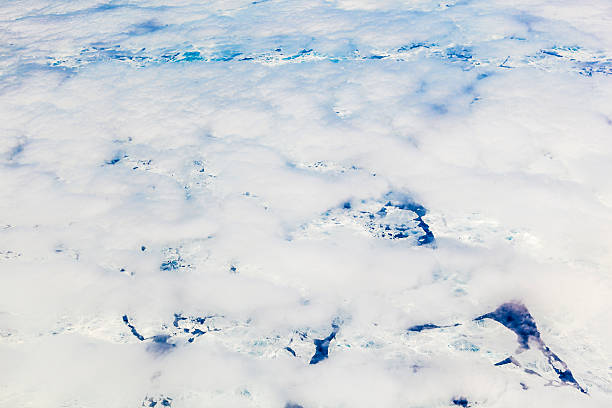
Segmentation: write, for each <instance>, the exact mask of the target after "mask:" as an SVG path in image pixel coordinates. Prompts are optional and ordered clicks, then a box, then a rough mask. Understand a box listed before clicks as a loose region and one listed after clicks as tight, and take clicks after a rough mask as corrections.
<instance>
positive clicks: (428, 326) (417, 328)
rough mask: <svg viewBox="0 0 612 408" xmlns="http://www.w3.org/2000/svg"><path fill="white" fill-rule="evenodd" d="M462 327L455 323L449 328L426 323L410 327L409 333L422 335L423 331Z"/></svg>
mask: <svg viewBox="0 0 612 408" xmlns="http://www.w3.org/2000/svg"><path fill="white" fill-rule="evenodd" d="M460 325H461V324H460V323H455V324H451V325H448V326H438V325H437V324H432V323H426V324H418V325H416V326H412V327H409V328H408V330H407V331H409V332H417V333H420V332H422V331H423V330H432V329H444V328H448V327H457V326H460Z"/></svg>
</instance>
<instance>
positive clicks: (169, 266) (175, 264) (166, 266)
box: [159, 259, 181, 271]
mask: <svg viewBox="0 0 612 408" xmlns="http://www.w3.org/2000/svg"><path fill="white" fill-rule="evenodd" d="M180 267H181V265H180V263H179V260H176V259H173V260H170V261H164V262H162V264H161V265H160V266H159V269H160V270H161V271H173V270H177V269H179V268H180Z"/></svg>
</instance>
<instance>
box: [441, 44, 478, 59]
mask: <svg viewBox="0 0 612 408" xmlns="http://www.w3.org/2000/svg"><path fill="white" fill-rule="evenodd" d="M445 55H446V58H448V59H449V60H451V61H469V60H471V59H472V57H473V56H472V49H471V48H469V47H461V46H457V47H450V48H447V49H446V52H445Z"/></svg>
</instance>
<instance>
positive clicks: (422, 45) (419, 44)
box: [397, 42, 437, 52]
mask: <svg viewBox="0 0 612 408" xmlns="http://www.w3.org/2000/svg"><path fill="white" fill-rule="evenodd" d="M436 45H437V44H429V43H424V42H417V43H412V44H409V45H404V46H402V47H400V48H398V49H397V51H398V52H404V51H410V50H414V49H417V48H431V47H435V46H436Z"/></svg>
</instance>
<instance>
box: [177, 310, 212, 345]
mask: <svg viewBox="0 0 612 408" xmlns="http://www.w3.org/2000/svg"><path fill="white" fill-rule="evenodd" d="M213 317H218V316H217V315H208V316H204V317H200V316H190V317H184V316H183V315H182V314H181V313H175V314H174V321H173V322H172V325H173V326H174V327H176V328H177V329H179V332H180V333H184V334H189V335H190V337H189V338H188V339H187V342H188V343H193V342H194V340H195V339H196V337H200V336H202V335H204V334H206V333H209V332H217V331H221V329H218V328H216V327H214V326H213V327H211V326H210V325H209V324H208V323H206V321H207V320H209V319H211V318H213Z"/></svg>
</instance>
